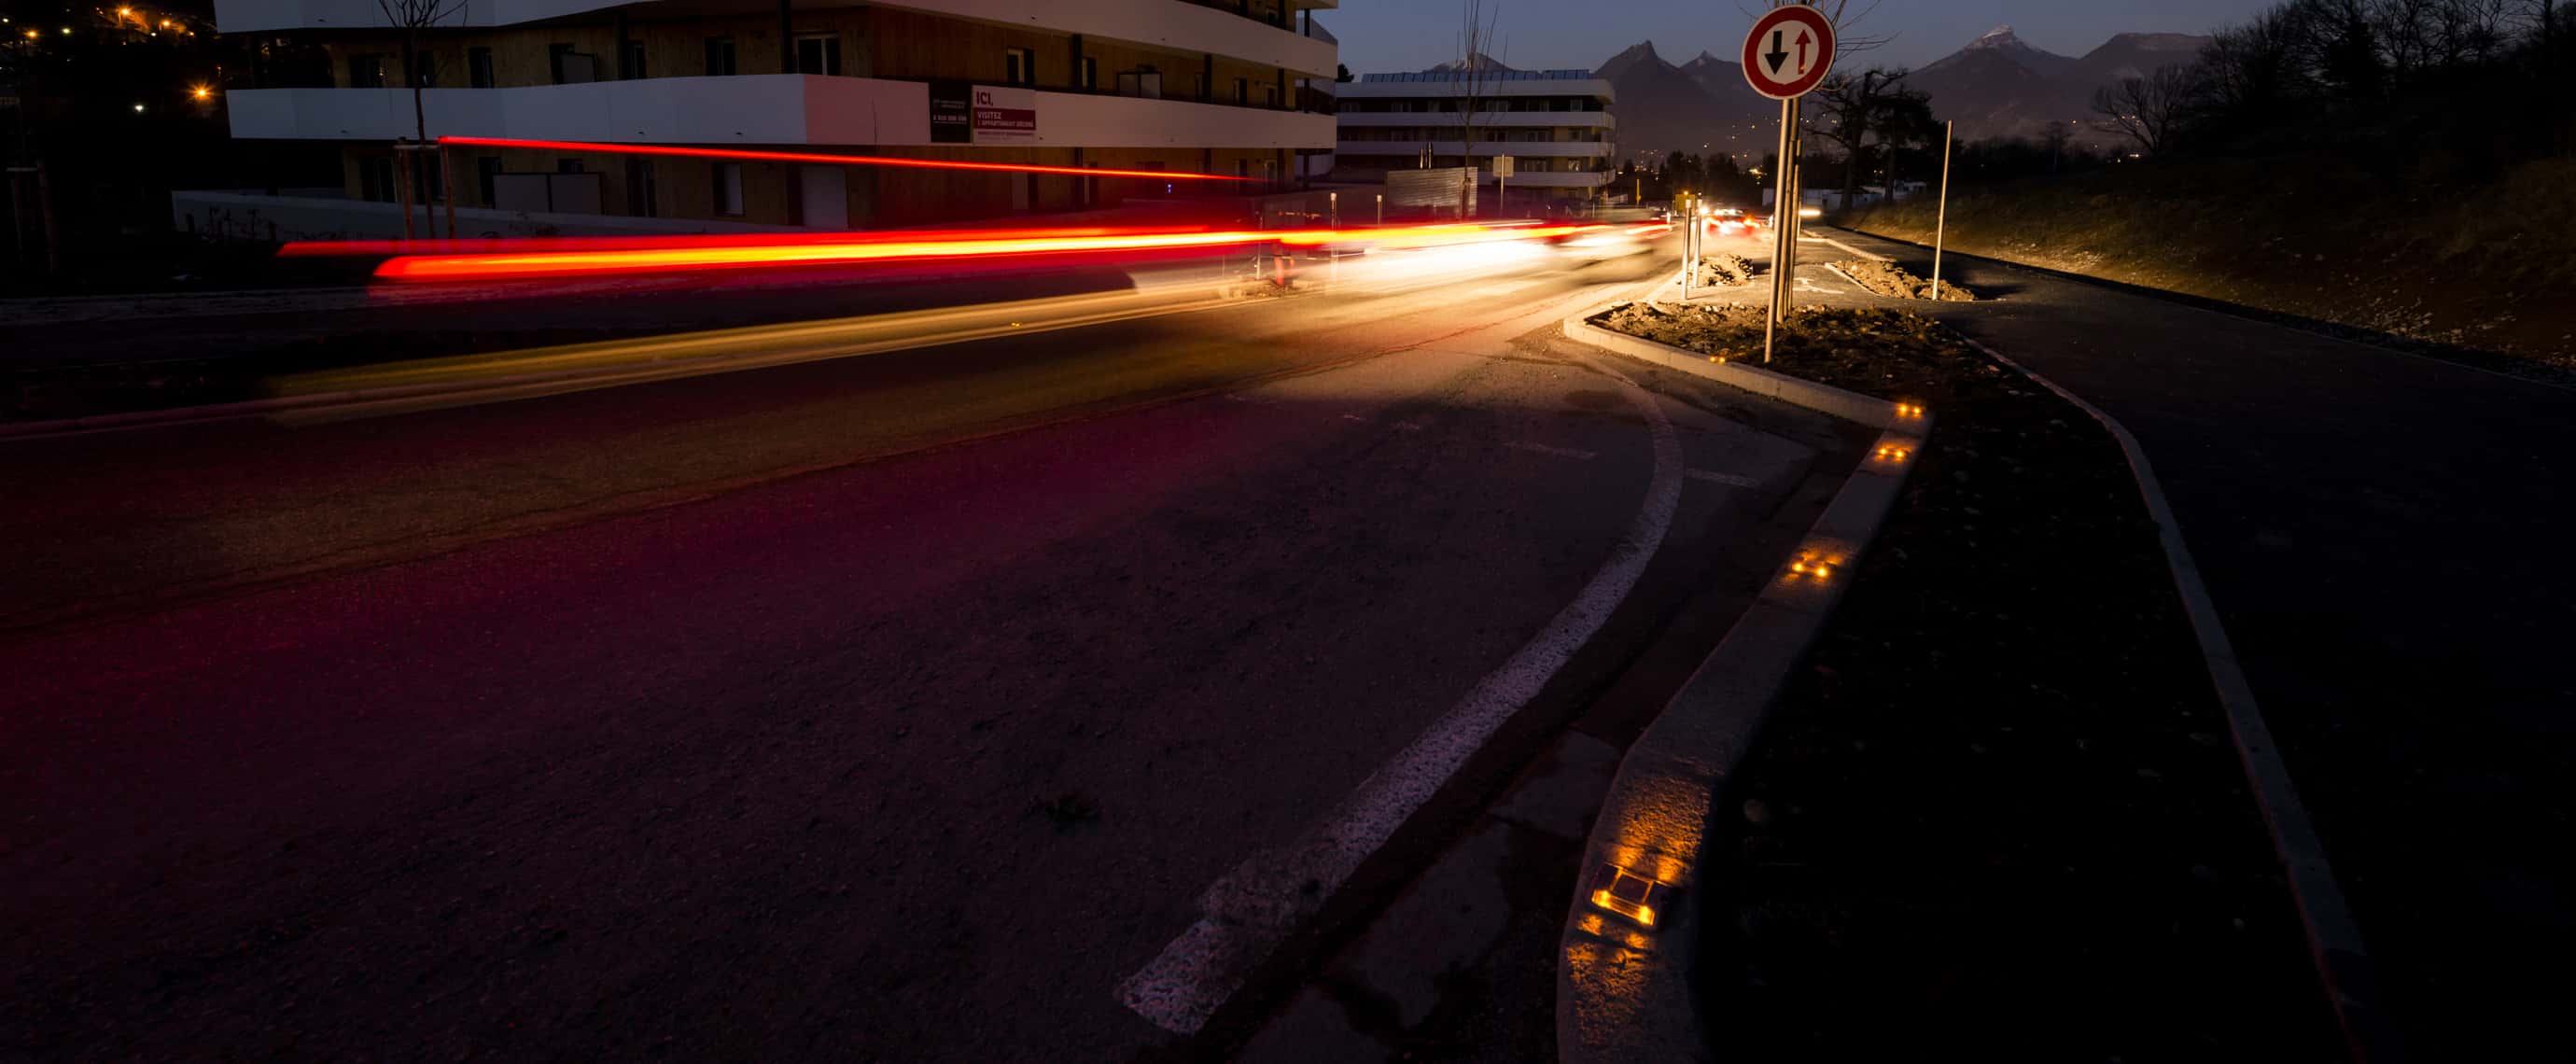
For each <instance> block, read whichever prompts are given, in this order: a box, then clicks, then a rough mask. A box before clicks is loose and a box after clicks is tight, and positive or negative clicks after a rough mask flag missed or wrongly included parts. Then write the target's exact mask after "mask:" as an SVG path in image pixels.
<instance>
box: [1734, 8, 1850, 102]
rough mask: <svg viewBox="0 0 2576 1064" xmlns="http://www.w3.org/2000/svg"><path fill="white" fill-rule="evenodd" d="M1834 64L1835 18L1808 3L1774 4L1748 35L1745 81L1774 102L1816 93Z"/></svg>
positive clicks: (1745, 41) (1745, 44) (1745, 48)
mask: <svg viewBox="0 0 2576 1064" xmlns="http://www.w3.org/2000/svg"><path fill="white" fill-rule="evenodd" d="M1833 68H1834V24H1833V21H1832V20H1831V19H1828V18H1826V17H1825V13H1824V12H1822V11H1818V10H1816V9H1815V8H1812V7H1808V6H1807V5H1805V4H1786V5H1782V6H1780V7H1775V8H1772V9H1771V12H1770V13H1769V14H1766V15H1764V16H1762V18H1761V19H1760V20H1759V21H1757V22H1755V23H1754V24H1753V32H1752V33H1750V34H1747V35H1746V36H1745V38H1744V80H1746V81H1749V82H1752V83H1753V91H1755V92H1758V93H1761V94H1762V95H1764V96H1768V97H1770V98H1772V99H1774V100H1789V99H1795V98H1797V97H1800V96H1804V95H1806V94H1808V93H1810V92H1813V91H1815V88H1816V86H1817V85H1819V84H1822V83H1823V82H1824V80H1825V75H1826V74H1827V73H1828V72H1830V71H1832V70H1833Z"/></svg>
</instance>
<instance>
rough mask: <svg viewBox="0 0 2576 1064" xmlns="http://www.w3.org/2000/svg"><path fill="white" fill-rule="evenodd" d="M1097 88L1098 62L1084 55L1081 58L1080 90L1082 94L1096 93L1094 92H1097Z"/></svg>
mask: <svg viewBox="0 0 2576 1064" xmlns="http://www.w3.org/2000/svg"><path fill="white" fill-rule="evenodd" d="M1099 88H1100V60H1097V59H1093V58H1092V57H1090V56H1087V55H1086V56H1083V57H1082V90H1083V91H1084V92H1096V91H1098V90H1099Z"/></svg>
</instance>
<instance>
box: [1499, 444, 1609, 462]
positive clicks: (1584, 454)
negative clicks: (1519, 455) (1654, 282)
mask: <svg viewBox="0 0 2576 1064" xmlns="http://www.w3.org/2000/svg"><path fill="white" fill-rule="evenodd" d="M1503 446H1505V447H1509V448H1511V449H1512V450H1515V451H1528V452H1529V453H1531V454H1547V455H1555V456H1556V457H1558V458H1571V459H1574V460H1575V461H1578V462H1589V461H1591V460H1593V459H1595V458H1599V457H1601V452H1599V451H1581V450H1576V449H1574V448H1572V447H1550V446H1548V445H1546V444H1544V443H1531V442H1529V441H1527V440H1516V441H1514V442H1511V443H1506V444H1504V445H1503Z"/></svg>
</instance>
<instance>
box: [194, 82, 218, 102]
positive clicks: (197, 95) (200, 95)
mask: <svg viewBox="0 0 2576 1064" xmlns="http://www.w3.org/2000/svg"><path fill="white" fill-rule="evenodd" d="M214 94H215V90H213V89H209V88H207V87H205V86H203V85H191V86H188V96H189V97H190V98H191V99H198V100H203V99H207V98H209V97H211V96H213V95H214Z"/></svg>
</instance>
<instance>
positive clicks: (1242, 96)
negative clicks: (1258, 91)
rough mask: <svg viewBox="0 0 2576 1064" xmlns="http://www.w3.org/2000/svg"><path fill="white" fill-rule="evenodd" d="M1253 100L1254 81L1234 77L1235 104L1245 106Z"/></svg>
mask: <svg viewBox="0 0 2576 1064" xmlns="http://www.w3.org/2000/svg"><path fill="white" fill-rule="evenodd" d="M1251 102H1252V83H1251V82H1249V81H1246V80H1244V79H1242V78H1236V79H1234V105H1235V106H1237V107H1243V106H1246V105H1248V104H1250V103H1251Z"/></svg>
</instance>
